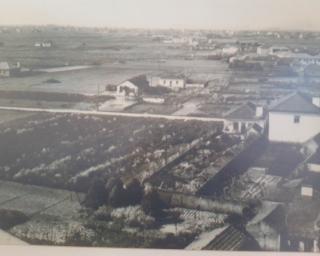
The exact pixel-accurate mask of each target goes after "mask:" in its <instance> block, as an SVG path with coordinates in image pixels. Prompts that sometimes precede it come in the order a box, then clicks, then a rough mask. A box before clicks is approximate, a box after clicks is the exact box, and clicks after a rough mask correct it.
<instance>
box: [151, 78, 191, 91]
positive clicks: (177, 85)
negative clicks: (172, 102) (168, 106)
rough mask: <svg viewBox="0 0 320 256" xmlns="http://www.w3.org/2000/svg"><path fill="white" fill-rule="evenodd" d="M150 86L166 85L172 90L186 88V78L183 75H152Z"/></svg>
mask: <svg viewBox="0 0 320 256" xmlns="http://www.w3.org/2000/svg"><path fill="white" fill-rule="evenodd" d="M150 86H151V87H166V88H169V89H171V90H174V91H178V90H180V89H184V88H186V80H185V79H184V78H183V77H176V76H167V77H159V76H154V77H151V79H150Z"/></svg>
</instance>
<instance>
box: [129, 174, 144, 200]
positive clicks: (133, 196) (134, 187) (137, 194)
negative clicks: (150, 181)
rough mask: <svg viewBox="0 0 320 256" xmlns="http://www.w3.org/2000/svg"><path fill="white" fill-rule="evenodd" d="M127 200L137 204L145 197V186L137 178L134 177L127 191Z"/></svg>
mask: <svg viewBox="0 0 320 256" xmlns="http://www.w3.org/2000/svg"><path fill="white" fill-rule="evenodd" d="M125 197H126V202H127V204H128V205H137V204H139V203H140V202H141V200H142V198H143V187H142V186H141V184H140V182H139V181H138V180H137V179H133V180H132V181H131V182H130V183H129V184H128V185H127V188H126V191H125Z"/></svg>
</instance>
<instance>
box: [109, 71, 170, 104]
mask: <svg viewBox="0 0 320 256" xmlns="http://www.w3.org/2000/svg"><path fill="white" fill-rule="evenodd" d="M106 91H107V92H110V93H111V94H112V95H114V96H116V97H119V98H124V99H131V100H142V101H144V102H147V103H154V104H162V103H164V102H165V98H166V94H167V93H168V92H169V91H168V90H167V89H166V88H161V87H151V86H150V83H149V80H148V78H147V77H146V76H145V75H139V76H136V77H133V78H131V79H129V80H126V81H124V82H122V83H120V84H118V85H116V86H113V85H108V86H107V87H106Z"/></svg>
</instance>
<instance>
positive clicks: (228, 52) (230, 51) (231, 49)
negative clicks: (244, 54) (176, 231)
mask: <svg viewBox="0 0 320 256" xmlns="http://www.w3.org/2000/svg"><path fill="white" fill-rule="evenodd" d="M239 51H240V49H239V47H237V46H226V47H224V48H222V55H223V56H234V55H236V54H237V53H238V52H239Z"/></svg>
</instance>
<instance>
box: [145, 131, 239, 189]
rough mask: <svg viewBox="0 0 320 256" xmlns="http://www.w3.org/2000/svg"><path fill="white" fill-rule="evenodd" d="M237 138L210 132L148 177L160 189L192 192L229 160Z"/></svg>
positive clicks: (237, 142)
mask: <svg viewBox="0 0 320 256" xmlns="http://www.w3.org/2000/svg"><path fill="white" fill-rule="evenodd" d="M238 145H239V139H238V138H237V137H232V136H229V135H222V136H218V135H217V134H212V135H211V136H208V137H206V138H203V140H201V141H199V143H198V144H197V145H195V147H194V148H192V149H191V150H190V151H189V152H187V153H186V154H184V155H183V156H182V157H181V158H180V159H178V160H177V161H176V163H175V165H173V166H168V167H167V168H165V169H164V170H163V171H162V172H159V173H158V174H156V175H155V176H154V177H152V179H151V183H152V184H153V185H155V186H157V187H159V188H160V189H165V190H171V191H179V192H183V193H193V194H194V193H196V192H197V191H198V189H199V188H201V186H202V185H203V184H205V183H206V182H207V180H208V179H209V178H211V177H212V176H214V175H215V174H216V173H217V172H218V171H219V170H220V169H221V168H222V167H223V166H224V165H225V164H226V163H227V162H228V161H230V160H231V159H232V158H233V157H234V155H235V151H236V149H237V146H238Z"/></svg>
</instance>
